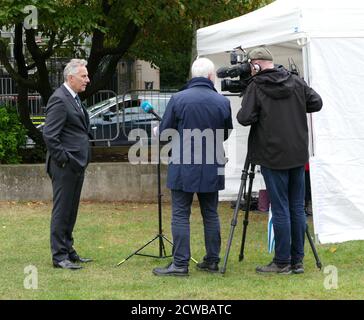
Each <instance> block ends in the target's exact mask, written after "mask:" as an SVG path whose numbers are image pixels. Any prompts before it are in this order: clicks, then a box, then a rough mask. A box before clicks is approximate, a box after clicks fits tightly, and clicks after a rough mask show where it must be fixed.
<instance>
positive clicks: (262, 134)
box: [237, 47, 322, 274]
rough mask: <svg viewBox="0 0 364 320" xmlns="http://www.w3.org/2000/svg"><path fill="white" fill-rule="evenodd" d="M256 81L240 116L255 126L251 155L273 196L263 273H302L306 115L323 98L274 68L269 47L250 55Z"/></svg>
mask: <svg viewBox="0 0 364 320" xmlns="http://www.w3.org/2000/svg"><path fill="white" fill-rule="evenodd" d="M248 62H249V63H250V66H251V75H252V77H251V79H250V82H249V85H248V87H247V90H246V93H245V95H244V98H243V101H242V104H241V109H240V110H239V112H238V115H237V120H238V122H239V123H240V124H242V125H243V126H249V125H251V129H250V133H249V139H248V159H249V161H250V162H252V163H254V164H257V165H260V166H261V171H262V174H263V177H264V181H265V184H266V188H267V191H268V194H269V197H270V200H271V206H272V219H273V229H274V237H275V256H274V258H273V261H272V262H271V263H269V264H268V265H266V266H259V267H257V268H256V271H257V272H258V273H280V274H290V273H292V272H293V273H303V272H304V268H303V257H304V240H305V228H306V217H305V212H304V196H305V168H304V166H305V163H306V162H307V161H308V157H309V154H308V126H307V117H306V113H310V112H316V111H319V110H320V109H321V108H322V100H321V97H320V96H319V95H318V94H317V93H316V92H315V91H314V90H313V89H312V88H310V87H309V86H308V85H307V84H306V82H305V81H304V80H302V79H301V78H300V77H299V76H297V75H296V74H293V73H291V72H289V71H287V70H286V69H285V68H283V67H282V66H275V65H274V63H273V56H272V54H271V53H270V51H269V50H268V49H267V48H265V47H258V48H255V49H253V50H251V51H250V52H249V53H248Z"/></svg>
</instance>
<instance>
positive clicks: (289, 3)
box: [197, 0, 364, 55]
mask: <svg viewBox="0 0 364 320" xmlns="http://www.w3.org/2000/svg"><path fill="white" fill-rule="evenodd" d="M363 17H364V1H362V0H346V1H343V0H321V1H320V0H277V1H275V2H273V3H271V4H270V5H267V6H265V7H263V8H261V9H258V10H256V11H253V12H251V13H248V14H245V15H243V16H241V17H238V18H235V19H231V20H228V21H225V22H221V23H218V24H215V25H212V26H209V27H206V28H201V29H199V30H198V31H197V38H198V42H197V51H198V53H199V55H207V54H212V53H217V52H221V51H228V50H232V49H234V48H236V47H239V46H242V47H243V48H250V47H255V46H258V45H261V44H265V45H270V44H275V43H281V42H285V41H290V40H295V39H300V38H305V37H307V36H310V37H332V36H334V37H338V36H340V37H363V36H364V19H363Z"/></svg>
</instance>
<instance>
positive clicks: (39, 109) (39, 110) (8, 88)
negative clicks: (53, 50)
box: [0, 58, 128, 124]
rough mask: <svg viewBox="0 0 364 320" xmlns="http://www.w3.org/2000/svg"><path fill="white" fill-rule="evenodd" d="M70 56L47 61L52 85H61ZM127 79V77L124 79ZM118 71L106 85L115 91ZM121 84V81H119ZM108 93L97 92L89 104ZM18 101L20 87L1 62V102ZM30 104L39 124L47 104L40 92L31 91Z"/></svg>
mask: <svg viewBox="0 0 364 320" xmlns="http://www.w3.org/2000/svg"><path fill="white" fill-rule="evenodd" d="M69 60H70V58H52V59H50V60H49V61H48V62H47V67H48V70H49V81H50V84H51V87H52V88H53V89H56V88H57V87H59V86H60V85H61V84H62V83H63V81H64V79H63V69H64V67H65V65H66V64H67V62H68V61H69ZM10 63H11V64H13V65H14V64H15V61H14V60H12V61H10ZM123 81H124V82H125V81H126V80H125V79H124V80H123ZM118 82H120V79H118V73H117V72H116V71H115V73H114V75H113V77H112V79H111V80H110V82H109V83H108V84H107V85H106V88H108V89H109V90H112V91H114V92H117V91H118ZM119 85H120V83H119ZM127 86H128V84H124V85H123V87H127ZM108 98H109V96H108V95H107V94H95V95H93V96H92V97H91V98H89V99H87V104H89V105H93V104H96V103H98V102H100V101H102V100H105V99H108ZM17 102H18V87H17V84H16V82H15V81H14V80H13V79H12V78H11V77H10V76H9V74H8V73H7V72H6V71H5V68H4V67H3V66H2V65H1V64H0V104H8V105H12V106H14V107H16V106H17ZM28 105H29V113H30V115H31V118H32V120H33V122H34V123H35V124H39V123H41V122H42V121H43V119H44V116H45V104H44V103H43V101H42V97H41V95H40V94H39V93H38V92H35V91H29V93H28Z"/></svg>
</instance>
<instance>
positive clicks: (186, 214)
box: [171, 190, 221, 267]
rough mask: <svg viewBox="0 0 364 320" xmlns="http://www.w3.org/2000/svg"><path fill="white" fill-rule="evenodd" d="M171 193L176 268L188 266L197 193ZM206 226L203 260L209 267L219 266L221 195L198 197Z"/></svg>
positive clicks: (201, 195)
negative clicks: (192, 207)
mask: <svg viewBox="0 0 364 320" xmlns="http://www.w3.org/2000/svg"><path fill="white" fill-rule="evenodd" d="M171 192H172V237H173V263H174V264H175V265H176V266H177V267H185V266H188V265H189V260H190V258H191V249H190V215H191V205H192V201H193V195H194V193H191V192H184V191H180V190H171ZM197 197H198V200H199V203H200V209H201V215H202V219H203V225H204V236H205V249H206V255H205V257H204V260H205V261H206V262H208V263H213V262H217V263H218V262H219V261H220V258H219V255H220V249H221V235H220V221H219V216H218V213H217V206H218V199H219V196H218V191H216V192H207V193H197Z"/></svg>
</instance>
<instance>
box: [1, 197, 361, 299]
mask: <svg viewBox="0 0 364 320" xmlns="http://www.w3.org/2000/svg"><path fill="white" fill-rule="evenodd" d="M50 211H51V204H50V203H15V202H11V203H9V202H6V203H5V202H2V203H0V277H1V278H0V299H123V300H126V299H133V300H134V299H135V300H136V299H138V300H144V299H152V300H154V299H158V300H174V299H176V300H177V299H178V300H180V299H192V300H210V299H219V300H243V299H363V297H364V268H363V247H364V243H363V242H362V241H352V242H346V243H342V244H332V245H317V251H318V253H319V256H320V259H321V261H322V263H323V270H321V271H319V270H318V269H317V267H316V264H315V259H314V257H313V254H312V252H311V249H310V247H309V244H308V242H306V248H305V250H306V257H305V273H304V274H303V275H259V274H256V273H255V267H256V266H257V265H259V264H266V263H268V262H270V260H271V259H272V255H270V254H268V252H267V236H266V223H267V215H266V214H262V213H251V214H250V219H249V220H250V221H249V222H250V223H249V226H248V233H247V242H246V248H245V259H244V261H242V262H239V261H238V256H239V251H240V245H241V235H242V219H243V218H242V213H241V214H239V220H238V226H237V227H236V228H235V234H234V238H233V243H232V246H231V251H230V256H229V260H228V264H227V270H226V273H225V274H224V275H222V274H220V273H218V274H209V273H206V272H201V271H197V270H196V269H195V264H194V263H193V262H191V264H190V276H189V277H182V278H176V277H156V276H154V275H153V274H152V269H153V268H154V267H157V266H164V265H166V264H168V263H169V262H170V261H171V258H163V259H157V258H150V257H144V256H133V257H132V258H130V259H129V260H127V261H126V262H125V263H123V264H122V265H121V266H119V267H117V266H116V264H117V263H118V262H120V261H121V260H123V259H124V258H126V257H127V256H128V255H129V254H131V253H132V252H134V251H135V250H137V249H138V248H140V247H141V246H142V245H144V244H145V243H146V242H147V241H149V240H151V239H153V238H154V237H155V236H156V235H157V232H158V208H157V205H156V204H133V203H89V202H82V203H81V205H80V211H79V217H78V221H77V224H76V228H75V231H74V238H75V247H76V249H77V251H78V252H79V253H80V255H82V256H84V257H91V258H93V259H94V262H93V263H90V264H86V265H85V268H84V269H82V270H79V271H69V270H61V269H54V268H53V266H52V263H51V255H50V249H49V221H50ZM232 214H233V210H232V209H231V208H230V206H229V203H222V204H221V205H220V217H221V226H222V253H221V258H222V259H223V257H224V254H225V250H226V242H227V238H228V234H229V230H230V222H231V218H232ZM309 222H310V226H311V233H313V230H312V224H311V221H309ZM163 227H164V234H165V236H166V237H167V238H168V239H171V232H170V206H169V205H168V204H165V205H163ZM165 246H166V248H167V254H170V253H171V246H170V244H169V243H168V242H165ZM191 249H192V256H193V257H194V258H195V259H196V260H201V259H202V257H203V255H204V241H203V229H202V221H201V217H200V213H199V208H198V205H197V204H195V205H194V208H193V213H192V216H191ZM142 252H143V253H146V254H151V255H157V256H158V254H159V247H158V241H154V242H153V243H152V244H150V245H148V246H147V247H146V248H145V249H144V250H143V251H142ZM28 265H34V266H35V267H36V268H37V271H38V289H36V290H34V289H25V288H24V279H26V277H27V274H25V273H24V268H25V267H27V266H28ZM329 265H331V266H334V267H335V268H336V270H337V272H338V283H337V289H331V290H330V289H327V288H325V283H329V284H330V283H332V281H331V282H330V279H331V278H330V276H332V273H325V272H324V271H325V270H326V272H328V271H330V270H331V269H325V267H327V266H329Z"/></svg>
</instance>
